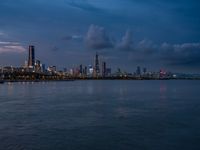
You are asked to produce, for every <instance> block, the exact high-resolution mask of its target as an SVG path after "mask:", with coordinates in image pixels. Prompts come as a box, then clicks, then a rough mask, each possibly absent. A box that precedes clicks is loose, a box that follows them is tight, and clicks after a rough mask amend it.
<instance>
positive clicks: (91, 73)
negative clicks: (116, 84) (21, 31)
mask: <svg viewBox="0 0 200 150" xmlns="http://www.w3.org/2000/svg"><path fill="white" fill-rule="evenodd" d="M93 72H94V69H93V67H92V65H89V75H93Z"/></svg>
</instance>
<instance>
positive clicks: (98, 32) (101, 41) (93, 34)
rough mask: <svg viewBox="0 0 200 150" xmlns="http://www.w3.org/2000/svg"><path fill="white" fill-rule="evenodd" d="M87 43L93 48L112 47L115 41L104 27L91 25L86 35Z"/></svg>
mask: <svg viewBox="0 0 200 150" xmlns="http://www.w3.org/2000/svg"><path fill="white" fill-rule="evenodd" d="M85 44H86V46H87V47H88V48H91V49H105V48H112V47H113V43H112V41H111V39H110V38H109V36H108V35H107V33H106V31H105V29H104V28H103V27H99V26H96V25H91V26H90V27H89V30H88V32H87V35H86V37H85Z"/></svg>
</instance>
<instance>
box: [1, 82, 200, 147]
mask: <svg viewBox="0 0 200 150" xmlns="http://www.w3.org/2000/svg"><path fill="white" fill-rule="evenodd" d="M199 116H200V81H199V80H193V81H192V80H161V81H152V80H151V81H118V80H116V81H103V80H97V81H92V80H91V81H90V80H87V81H84V80H82V81H75V82H32V83H31V82H30V83H28V82H27V83H26V82H24V83H5V84H3V85H0V150H10V149H15V150H18V149H19V150H40V149H41V150H43V149H48V150H55V149H56V150H66V149H69V150H77V149H78V150H104V149H105V150H132V149H134V150H146V149H147V150H160V149H162V150H169V149H170V150H177V149H183V150H188V149H191V150H197V149H199V147H200V144H199V141H200V130H199V127H200V118H199Z"/></svg>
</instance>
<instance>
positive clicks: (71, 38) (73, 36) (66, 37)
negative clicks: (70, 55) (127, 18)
mask: <svg viewBox="0 0 200 150" xmlns="http://www.w3.org/2000/svg"><path fill="white" fill-rule="evenodd" d="M62 39H63V40H65V41H70V40H82V39H83V36H82V35H67V36H65V37H63V38H62Z"/></svg>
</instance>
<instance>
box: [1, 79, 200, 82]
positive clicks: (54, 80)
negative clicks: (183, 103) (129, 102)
mask: <svg viewBox="0 0 200 150" xmlns="http://www.w3.org/2000/svg"><path fill="white" fill-rule="evenodd" d="M86 80H94V81H95V80H96V81H97V80H105V81H109V80H134V81H137V80H138V81H141V80H146V81H147V80H154V81H155V80H200V78H69V79H49V80H48V79H46V80H44V79H35V80H23V79H22V80H20V79H19V80H18V79H17V80H10V79H5V80H3V82H72V81H86Z"/></svg>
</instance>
